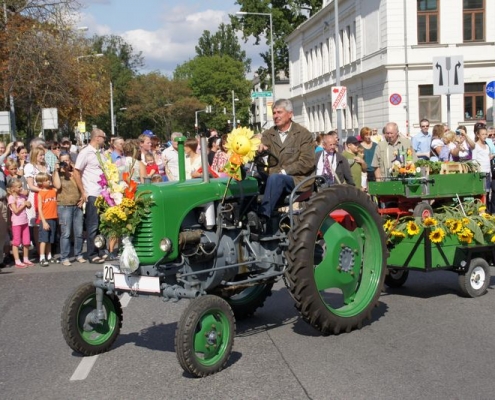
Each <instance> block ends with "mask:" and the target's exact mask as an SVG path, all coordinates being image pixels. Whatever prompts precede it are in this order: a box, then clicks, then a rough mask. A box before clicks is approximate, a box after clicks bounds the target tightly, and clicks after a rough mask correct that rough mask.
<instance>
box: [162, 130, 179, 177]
mask: <svg viewBox="0 0 495 400" xmlns="http://www.w3.org/2000/svg"><path fill="white" fill-rule="evenodd" d="M181 136H183V135H182V133H180V132H174V133H172V135H171V137H170V141H171V142H172V145H171V146H169V147H167V148H166V149H165V150H163V152H162V160H163V166H164V168H165V173H166V174H167V178H168V180H169V181H178V180H179V152H178V151H177V148H178V146H179V144H178V143H177V142H176V141H175V140H174V139H175V138H178V137H181Z"/></svg>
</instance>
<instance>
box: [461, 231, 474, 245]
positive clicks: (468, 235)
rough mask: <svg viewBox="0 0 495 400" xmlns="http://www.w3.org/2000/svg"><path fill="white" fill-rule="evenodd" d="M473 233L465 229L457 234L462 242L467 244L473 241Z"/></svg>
mask: <svg viewBox="0 0 495 400" xmlns="http://www.w3.org/2000/svg"><path fill="white" fill-rule="evenodd" d="M473 236H474V235H473V232H471V230H470V229H468V228H464V229H463V230H462V231H461V232H459V233H458V234H457V237H458V238H459V241H460V242H465V243H467V244H469V243H471V242H472V241H473Z"/></svg>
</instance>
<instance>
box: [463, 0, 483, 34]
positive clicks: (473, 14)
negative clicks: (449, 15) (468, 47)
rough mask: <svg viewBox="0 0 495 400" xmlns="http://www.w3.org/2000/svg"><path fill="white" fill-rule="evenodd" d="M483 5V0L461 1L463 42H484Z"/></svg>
mask: <svg viewBox="0 0 495 400" xmlns="http://www.w3.org/2000/svg"><path fill="white" fill-rule="evenodd" d="M484 3H485V1H484V0H464V1H463V21H464V27H463V29H464V41H465V42H480V41H483V40H485V4H484Z"/></svg>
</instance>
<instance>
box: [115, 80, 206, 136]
mask: <svg viewBox="0 0 495 400" xmlns="http://www.w3.org/2000/svg"><path fill="white" fill-rule="evenodd" d="M125 95H126V98H127V101H128V103H127V109H126V111H125V118H126V119H127V120H130V121H133V125H132V126H133V128H134V129H135V130H137V132H136V133H138V134H139V133H141V132H142V131H143V130H145V129H151V130H152V131H153V132H154V133H155V134H156V135H157V136H159V137H160V138H161V139H168V138H169V137H170V133H172V132H173V131H180V132H184V133H186V132H187V131H188V130H191V131H192V126H193V125H194V112H195V110H197V109H198V108H201V107H203V105H202V104H201V103H200V102H199V100H197V99H196V98H194V97H193V96H192V91H191V89H190V88H189V87H188V86H187V82H186V81H179V80H170V79H169V78H167V77H166V76H163V75H161V74H160V73H158V72H152V73H149V74H146V75H139V76H137V77H136V78H134V79H133V80H132V81H130V82H129V85H128V87H127V90H126V93H125ZM121 133H122V132H119V134H121ZM129 133H131V132H127V134H124V135H123V136H131V137H136V136H137V135H136V134H131V135H129Z"/></svg>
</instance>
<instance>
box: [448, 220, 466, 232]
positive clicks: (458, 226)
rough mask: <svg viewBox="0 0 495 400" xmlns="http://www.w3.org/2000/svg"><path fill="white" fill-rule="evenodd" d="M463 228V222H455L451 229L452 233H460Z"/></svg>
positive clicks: (450, 226)
mask: <svg viewBox="0 0 495 400" xmlns="http://www.w3.org/2000/svg"><path fill="white" fill-rule="evenodd" d="M462 228H463V225H462V221H457V220H454V221H453V222H452V223H451V224H450V225H449V229H450V232H451V233H459V232H460V231H461V230H462Z"/></svg>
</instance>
